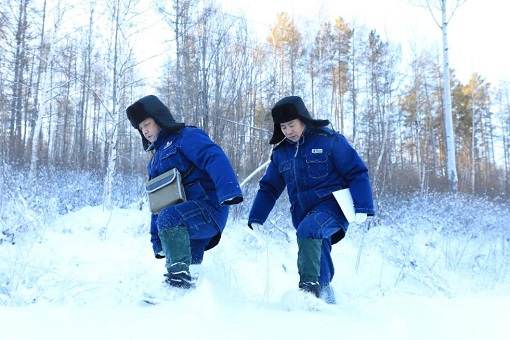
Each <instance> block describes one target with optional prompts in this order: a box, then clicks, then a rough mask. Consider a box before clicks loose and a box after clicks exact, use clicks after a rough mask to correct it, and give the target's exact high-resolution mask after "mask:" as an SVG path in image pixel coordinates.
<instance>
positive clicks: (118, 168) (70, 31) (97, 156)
mask: <svg viewBox="0 0 510 340" xmlns="http://www.w3.org/2000/svg"><path fill="white" fill-rule="evenodd" d="M0 8H1V9H0V39H1V41H2V44H0V130H1V131H2V133H1V135H0V159H1V164H0V165H1V166H2V167H3V178H2V191H4V190H9V191H12V189H13V188H16V187H19V186H20V185H23V186H25V185H27V186H28V187H30V183H31V182H33V181H47V182H48V183H54V184H53V185H54V186H59V185H71V186H73V185H74V186H76V187H78V185H77V183H72V181H71V182H70V183H66V184H63V183H62V178H63V174H64V173H66V174H71V177H72V174H73V173H80V176H83V174H88V175H89V176H90V178H91V179H93V181H92V183H95V185H93V187H91V188H90V190H96V191H99V190H101V191H102V192H103V195H102V196H101V199H100V201H98V202H86V203H85V202H82V203H80V202H79V198H76V199H75V202H73V203H72V204H71V203H70V204H68V205H67V207H66V208H65V209H71V210H72V209H73V208H76V207H77V206H79V205H80V204H94V203H96V204H104V205H105V206H106V207H112V206H113V205H115V194H116V193H115V192H114V187H115V183H116V181H118V180H123V181H129V180H132V181H133V185H134V187H136V188H140V189H139V190H140V196H143V193H142V187H143V185H142V183H143V182H142V181H143V179H144V177H145V171H146V170H145V166H146V161H147V160H148V157H149V155H148V154H147V153H145V152H144V150H142V145H141V142H140V137H139V134H138V133H137V132H136V131H135V130H134V129H133V128H132V127H131V126H130V124H129V122H128V121H127V119H126V116H125V109H126V107H127V106H129V105H130V104H131V103H133V102H134V101H136V100H137V99H139V98H140V97H142V96H145V95H147V94H156V95H158V96H159V97H160V98H161V99H162V100H163V102H165V103H166V104H167V105H168V106H169V108H170V109H171V111H172V114H173V115H174V117H175V119H176V120H177V121H182V122H185V123H186V124H188V125H195V126H198V127H200V128H203V129H204V130H205V131H207V133H208V134H209V135H210V136H211V138H212V139H213V140H214V141H215V142H217V143H218V144H219V145H221V147H222V148H223V149H224V150H225V152H226V153H227V155H228V156H229V158H230V160H231V162H232V164H233V167H234V169H235V170H236V172H237V175H238V178H239V180H240V182H243V186H244V187H246V188H249V187H250V186H253V187H255V186H256V181H257V179H258V178H259V177H258V176H253V177H250V175H252V174H253V173H254V171H256V169H259V167H260V166H261V165H262V164H264V162H266V161H267V160H268V157H269V155H270V152H271V147H270V145H269V144H268V141H269V138H270V136H271V133H272V121H271V116H270V110H271V107H272V106H273V105H274V103H275V102H276V101H277V100H278V99H280V98H281V97H284V96H287V95H300V96H301V97H303V99H304V100H305V102H306V104H307V106H308V108H309V110H310V111H311V112H312V115H313V116H314V117H316V118H322V119H329V120H330V121H331V123H332V126H333V128H334V129H335V130H337V131H339V132H340V133H342V134H344V135H345V136H346V137H347V138H348V140H349V141H350V142H351V143H352V145H353V146H354V147H355V148H356V150H358V152H359V153H360V155H361V157H362V158H363V160H364V161H365V162H366V164H367V166H368V167H369V170H370V176H371V181H372V185H373V191H374V196H375V198H376V199H377V200H378V201H379V200H381V199H383V198H384V197H387V196H395V195H406V194H411V193H416V192H423V193H427V192H431V191H436V192H443V191H448V185H447V176H446V172H447V159H446V158H447V156H446V147H445V127H444V119H443V111H444V110H443V108H444V100H443V98H444V96H443V91H444V90H443V89H444V86H443V80H442V73H443V71H442V67H443V65H442V60H441V58H442V52H441V50H440V48H437V49H431V48H430V47H427V46H420V44H419V42H415V44H412V45H413V46H414V47H413V55H412V56H411V58H409V57H406V58H402V49H401V46H399V45H395V44H393V43H392V42H391V41H385V40H383V39H382V38H381V35H380V34H379V32H377V31H376V30H374V29H371V28H370V27H366V26H365V25H359V26H354V24H351V23H348V22H347V21H346V20H344V19H343V18H342V16H341V13H338V16H337V18H336V19H335V20H333V21H331V22H330V21H324V22H321V23H320V24H319V25H318V26H317V27H315V26H311V25H303V26H299V25H298V23H296V22H295V21H294V19H293V17H292V15H291V14H289V13H286V12H281V13H278V14H277V15H276V16H275V20H274V25H272V26H271V27H270V28H269V29H268V31H267V34H265V39H260V38H259V36H260V34H259V33H257V32H255V31H254V30H253V27H251V26H250V22H249V21H248V20H246V18H245V17H243V16H242V15H232V14H231V13H228V12H226V11H224V10H222V6H221V3H220V2H219V1H214V0H173V1H164V2H151V1H149V0H143V1H139V0H126V1H124V0H122V1H121V0H106V1H88V2H80V3H76V4H74V3H72V2H66V1H52V2H48V1H46V0H16V1H7V0H0ZM424 10H425V9H424ZM431 20H432V18H431ZM155 28H156V30H157V32H158V33H159V34H161V36H163V37H164V39H163V40H164V42H163V43H162V44H158V45H157V46H156V45H155V46H154V52H153V53H152V52H151V51H150V50H149V51H147V48H148V47H147V46H148V45H149V46H150V41H151V40H149V41H148V39H147V32H148V31H151V32H154V30H155ZM440 32H441V31H440V30H439V29H438V31H437V34H438V35H440ZM148 42H149V43H148ZM142 48H143V53H141V51H140V50H141V49H142ZM160 58H164V60H165V61H164V63H163V65H162V66H161V67H160V68H159V66H158V69H157V73H158V75H159V76H158V77H157V80H155V79H154V78H153V72H154V67H155V65H156V63H155V60H156V59H160ZM454 64H455V63H454V62H453V61H452V63H451V65H454ZM148 70H151V71H150V72H148ZM151 72H152V73H151ZM148 73H151V75H148ZM450 87H451V97H452V116H453V124H454V126H453V128H454V132H455V140H454V142H455V157H456V164H457V171H458V191H459V192H460V193H467V194H473V195H479V196H489V197H493V198H496V199H498V198H508V196H509V194H510V174H509V173H510V171H509V165H510V140H509V136H510V96H509V92H510V84H509V83H508V81H501V82H499V83H498V84H497V85H496V84H493V83H490V82H488V81H486V79H485V78H484V76H483V75H482V74H478V73H477V72H476V70H473V74H472V76H471V77H470V78H469V80H468V81H467V82H465V83H463V82H462V81H460V80H459V79H457V77H456V75H455V69H454V68H450ZM13 173H18V174H22V175H23V179H24V183H23V184H20V183H18V182H15V183H13V181H12V180H11V179H10V178H11V176H10V175H9V174H13ZM80 178H82V177H80ZM250 178H251V180H250V181H246V182H244V180H245V179H250ZM66 181H67V180H66ZM7 188H8V189H7ZM77 190H83V187H81V188H77ZM4 194H6V191H4ZM9 195H10V196H5V195H2V200H6V199H13V198H14V199H18V197H17V196H16V195H17V194H16V193H12V192H11V193H10V194H9ZM35 196H37V195H35Z"/></svg>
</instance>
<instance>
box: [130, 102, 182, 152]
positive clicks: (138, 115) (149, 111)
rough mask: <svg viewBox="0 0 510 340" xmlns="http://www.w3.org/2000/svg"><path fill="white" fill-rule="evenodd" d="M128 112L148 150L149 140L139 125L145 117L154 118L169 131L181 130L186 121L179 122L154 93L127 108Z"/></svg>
mask: <svg viewBox="0 0 510 340" xmlns="http://www.w3.org/2000/svg"><path fill="white" fill-rule="evenodd" d="M126 114H127V118H128V119H129V122H130V123H131V125H132V126H133V127H134V128H135V129H137V130H138V131H139V132H140V135H141V136H142V144H143V148H144V150H147V147H148V146H149V141H148V140H147V139H146V138H145V136H144V135H143V133H142V131H140V130H139V128H138V127H139V125H140V123H141V122H143V121H144V120H145V119H147V118H152V119H154V121H155V122H156V124H158V126H159V127H160V128H162V129H164V130H168V131H179V130H181V129H182V128H183V127H184V126H185V124H184V123H177V122H176V121H175V119H174V117H173V116H172V114H171V113H170V110H169V109H168V107H167V106H166V105H165V104H163V102H162V101H161V100H159V98H158V97H156V96H154V95H148V96H145V97H143V98H141V99H139V100H137V101H136V102H135V103H133V104H132V105H131V106H129V107H128V108H127V109H126Z"/></svg>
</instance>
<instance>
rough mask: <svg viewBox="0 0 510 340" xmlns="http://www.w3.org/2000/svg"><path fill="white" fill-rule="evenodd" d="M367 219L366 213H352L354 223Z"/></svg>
mask: <svg viewBox="0 0 510 340" xmlns="http://www.w3.org/2000/svg"><path fill="white" fill-rule="evenodd" d="M366 220H367V214H365V213H356V215H354V223H357V224H361V223H363V222H365V221H366Z"/></svg>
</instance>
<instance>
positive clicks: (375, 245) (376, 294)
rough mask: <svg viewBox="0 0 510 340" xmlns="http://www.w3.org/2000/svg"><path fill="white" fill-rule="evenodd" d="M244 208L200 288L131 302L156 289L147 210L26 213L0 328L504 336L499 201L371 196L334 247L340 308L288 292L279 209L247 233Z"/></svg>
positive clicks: (4, 247) (71, 333)
mask: <svg viewBox="0 0 510 340" xmlns="http://www.w3.org/2000/svg"><path fill="white" fill-rule="evenodd" d="M248 201H249V200H248ZM427 201H429V203H430V202H434V203H433V204H425V203H426V202H427ZM248 204H249V202H246V205H245V206H244V207H238V208H234V209H232V210H231V211H232V213H231V219H230V221H229V224H228V227H227V228H226V230H225V233H224V235H223V238H222V241H221V242H220V245H219V246H218V247H216V248H215V249H213V250H211V251H209V252H207V253H206V256H205V259H204V263H203V264H202V266H201V270H200V283H199V286H198V287H197V289H196V290H194V291H192V292H189V293H187V294H186V295H184V296H181V297H178V298H174V299H168V301H164V302H163V303H161V304H159V305H156V306H147V305H144V304H143V303H141V300H142V297H143V295H144V292H148V293H151V294H164V293H165V288H164V287H163V285H162V280H163V276H162V274H163V272H164V262H163V261H164V260H156V259H154V257H153V254H152V249H151V246H150V242H149V235H148V223H149V213H148V210H147V209H146V207H144V208H143V209H142V210H139V209H138V204H133V205H132V206H127V207H125V208H124V209H120V208H114V209H112V210H104V209H103V207H102V206H85V207H84V208H81V209H76V210H74V211H70V212H67V213H64V214H55V215H51V216H50V217H48V216H46V217H43V216H41V214H37V213H34V212H31V213H29V212H27V213H26V215H25V216H23V223H27V224H29V225H30V226H29V227H27V228H26V230H24V232H23V233H20V235H18V237H17V238H16V241H15V243H14V244H12V243H9V242H7V241H6V239H5V238H4V239H3V242H2V243H0V323H1V330H0V337H1V338H2V339H4V340H18V339H110V340H111V339H279V340H281V339H326V338H328V339H329V338H331V339H392V340H396V339H480V338H484V339H510V323H509V322H508V312H509V311H510V307H509V306H510V294H509V292H510V289H509V288H510V285H509V279H508V269H509V268H508V265H509V257H510V256H509V249H510V248H509V235H510V233H509V231H508V222H506V223H504V221H508V217H509V215H510V212H509V211H508V208H507V207H506V206H505V204H504V203H502V204H499V205H498V204H495V205H493V206H492V207H491V211H490V212H489V213H483V212H482V211H483V210H481V209H480V207H479V206H478V205H482V206H483V205H485V204H486V202H485V201H480V202H478V201H476V200H475V201H472V200H470V199H463V198H462V197H460V198H452V197H444V196H439V195H436V196H434V195H430V196H427V198H419V199H416V198H415V199H414V200H411V201H409V202H405V203H403V204H401V205H398V204H395V205H394V206H401V208H392V209H390V208H386V207H384V206H381V205H379V207H378V209H379V211H380V214H379V217H378V219H377V222H376V221H371V222H370V223H368V224H364V225H360V226H358V225H351V227H350V230H349V232H348V234H347V237H346V238H345V239H344V240H343V241H342V242H341V243H340V244H338V245H336V246H334V247H333V256H334V260H335V264H336V275H335V278H334V280H333V283H332V285H333V287H334V289H335V291H336V296H337V300H338V304H337V305H326V304H319V305H318V308H317V309H318V310H313V311H311V310H308V308H307V305H306V304H304V303H303V301H302V299H301V295H300V293H298V292H296V286H297V277H298V276H297V268H296V253H297V245H296V242H295V236H294V234H293V232H292V230H291V229H290V228H289V226H288V224H289V223H290V222H289V221H288V218H287V217H286V213H285V210H282V211H283V212H282V213H279V212H276V213H275V214H273V215H272V216H271V221H273V222H274V224H272V223H266V225H267V227H268V228H269V230H268V231H267V232H266V233H264V234H258V233H256V232H253V231H251V230H249V229H248V228H247V227H246V220H245V218H246V216H245V215H246V209H247V208H249V206H248ZM243 205H244V204H243ZM283 205H285V204H283ZM411 211H414V213H411ZM416 211H420V212H421V215H420V214H416ZM463 218H465V221H462V219H463ZM30 221H31V222H30ZM4 223H7V222H4ZM11 223H12V221H11ZM276 225H278V227H276ZM3 227H4V228H5V225H3Z"/></svg>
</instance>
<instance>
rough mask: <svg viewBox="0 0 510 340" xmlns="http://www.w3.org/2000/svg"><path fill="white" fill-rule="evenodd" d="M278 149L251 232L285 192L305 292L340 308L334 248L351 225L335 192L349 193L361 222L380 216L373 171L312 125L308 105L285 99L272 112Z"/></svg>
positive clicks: (322, 125)
mask: <svg viewBox="0 0 510 340" xmlns="http://www.w3.org/2000/svg"><path fill="white" fill-rule="evenodd" d="M271 115H272V118H273V123H274V132H273V136H272V138H271V140H270V142H269V143H270V144H274V147H273V154H272V156H271V162H270V163H269V166H268V168H267V170H266V173H265V174H264V176H263V177H262V179H261V180H260V182H259V190H258V192H257V195H256V197H255V200H254V202H253V206H252V208H251V211H250V215H249V218H248V226H249V227H250V228H252V229H261V228H262V224H263V223H264V222H265V221H266V219H267V217H268V215H269V213H270V212H271V210H272V209H273V207H274V205H275V203H276V200H277V199H278V197H279V196H280V195H281V194H282V192H283V190H284V189H285V187H287V192H288V196H289V200H290V211H291V216H292V223H293V225H294V227H295V228H296V236H297V243H298V258H297V266H298V272H299V289H301V290H303V291H304V292H307V293H312V294H313V295H315V296H316V297H318V298H319V297H320V298H322V299H324V300H325V301H326V302H328V303H335V298H334V293H333V291H332V289H331V287H330V283H331V280H332V279H333V275H334V266H333V261H332V259H331V247H332V245H333V244H335V243H337V242H338V241H340V240H341V239H342V238H343V237H344V236H345V232H346V231H347V227H348V225H349V222H348V221H347V219H346V217H345V216H344V213H343V212H342V210H341V209H340V207H339V205H338V204H337V202H336V200H335V198H334V196H333V192H334V191H337V190H340V189H344V188H349V189H350V191H351V194H352V199H353V201H354V207H355V221H356V222H357V223H362V222H364V221H365V220H366V218H367V216H368V215H374V208H373V201H372V191H371V187H370V181H369V177H368V169H367V167H366V166H365V164H364V163H363V161H362V160H361V158H360V157H359V155H358V153H357V152H356V151H355V150H354V149H353V148H352V147H351V146H350V145H349V143H348V142H347V140H346V139H345V137H344V136H343V135H341V134H339V133H337V132H335V131H333V130H332V129H330V128H327V127H326V126H327V125H328V124H329V121H328V120H318V119H312V117H311V116H310V113H309V112H308V110H307V108H306V106H305V104H304V102H303V100H302V99H301V98H300V97H297V96H290V97H285V98H283V99H281V100H280V101H278V102H277V103H276V105H275V106H274V107H273V109H272V110H271Z"/></svg>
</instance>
